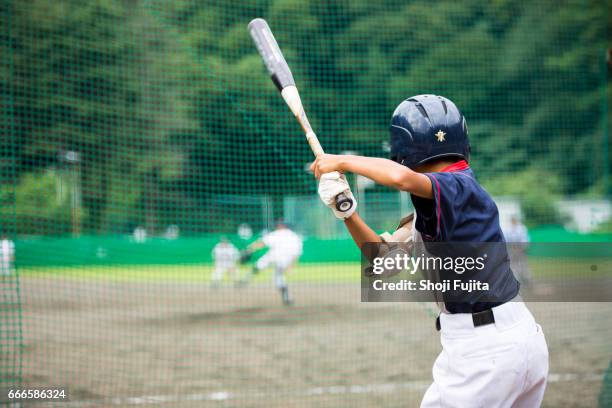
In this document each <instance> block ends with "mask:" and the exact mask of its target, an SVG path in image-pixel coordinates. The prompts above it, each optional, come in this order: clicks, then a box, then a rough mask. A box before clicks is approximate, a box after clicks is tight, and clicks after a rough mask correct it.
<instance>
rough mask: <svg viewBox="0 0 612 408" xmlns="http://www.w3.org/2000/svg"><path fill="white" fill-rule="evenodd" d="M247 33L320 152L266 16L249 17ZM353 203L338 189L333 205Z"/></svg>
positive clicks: (341, 207) (344, 206) (314, 148)
mask: <svg viewBox="0 0 612 408" xmlns="http://www.w3.org/2000/svg"><path fill="white" fill-rule="evenodd" d="M248 29H249V33H250V34H251V37H252V38H253V41H254V42H255V46H256V47H257V51H259V54H260V55H261V58H262V59H263V62H264V65H265V66H266V68H267V70H268V72H269V73H270V77H271V78H272V82H273V83H274V85H275V86H276V88H277V89H278V90H279V91H280V93H281V96H282V97H283V99H284V100H285V103H287V105H288V106H289V109H291V112H292V113H293V115H294V116H295V118H296V119H297V121H298V123H299V124H300V126H302V129H303V130H304V133H305V134H306V140H307V141H308V144H309V145H310V149H311V150H312V152H313V153H314V155H315V157H318V156H320V155H322V154H323V147H321V143H320V142H319V139H318V138H317V135H316V134H315V132H314V131H313V130H312V126H311V125H310V122H309V121H308V117H307V116H306V112H305V111H304V106H303V105H302V100H301V99H300V94H299V92H298V89H297V87H296V86H295V80H294V79H293V74H292V73H291V70H290V69H289V65H288V64H287V61H285V57H284V56H283V53H282V52H281V50H280V48H279V46H278V43H277V42H276V39H275V38H274V34H272V30H270V27H269V26H268V23H267V22H266V20H264V19H262V18H256V19H253V20H251V22H250V23H249V25H248ZM352 207H353V200H351V199H350V198H348V197H347V196H346V195H345V194H344V193H340V194H338V195H337V196H336V209H337V210H338V211H341V212H346V211H348V210H350V209H351V208H352Z"/></svg>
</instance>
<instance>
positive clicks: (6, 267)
mask: <svg viewBox="0 0 612 408" xmlns="http://www.w3.org/2000/svg"><path fill="white" fill-rule="evenodd" d="M14 262H15V244H14V243H13V241H11V239H10V238H9V237H8V236H7V235H6V234H2V240H1V241H0V275H3V276H6V275H11V274H12V273H13V263H14Z"/></svg>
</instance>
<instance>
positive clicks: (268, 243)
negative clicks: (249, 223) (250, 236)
mask: <svg viewBox="0 0 612 408" xmlns="http://www.w3.org/2000/svg"><path fill="white" fill-rule="evenodd" d="M264 247H267V248H268V251H267V252H266V253H265V254H264V255H263V256H262V257H261V258H259V259H258V260H257V262H256V263H255V266H253V269H252V270H251V272H250V273H248V274H247V275H246V276H245V277H244V278H243V280H242V283H243V284H246V283H248V281H249V280H250V279H251V278H252V277H253V275H256V274H257V273H259V271H261V270H262V269H267V268H270V267H273V268H274V285H275V286H276V288H277V289H278V290H279V292H280V295H281V298H282V300H283V304H285V305H290V304H292V303H293V302H292V300H291V298H290V297H289V287H288V286H287V281H286V279H285V274H286V273H287V272H289V271H290V270H291V268H292V267H293V265H294V264H295V263H296V262H297V260H298V259H299V258H300V256H301V255H302V238H300V236H299V235H298V234H296V233H295V232H293V231H291V229H289V227H288V226H287V224H286V223H285V222H284V221H282V220H280V221H277V223H276V229H275V230H274V231H272V232H270V233H268V234H265V235H264V236H263V237H262V238H261V239H260V240H257V241H255V242H253V243H252V244H251V245H249V246H248V247H247V248H246V249H245V250H244V251H243V253H242V255H241V262H246V261H248V260H249V259H250V257H251V255H252V254H253V253H254V252H255V251H258V250H260V249H262V248H264Z"/></svg>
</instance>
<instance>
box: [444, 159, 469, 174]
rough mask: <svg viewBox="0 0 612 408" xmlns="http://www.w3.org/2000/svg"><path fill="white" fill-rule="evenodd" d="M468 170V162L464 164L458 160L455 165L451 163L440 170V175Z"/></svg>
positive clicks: (463, 161)
mask: <svg viewBox="0 0 612 408" xmlns="http://www.w3.org/2000/svg"><path fill="white" fill-rule="evenodd" d="M469 168H470V165H469V164H468V162H466V161H465V160H460V161H458V162H457V163H453V164H451V165H449V166H446V167H445V168H443V169H442V170H440V173H452V172H454V171H462V170H467V169H469Z"/></svg>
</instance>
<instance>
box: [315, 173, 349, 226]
mask: <svg viewBox="0 0 612 408" xmlns="http://www.w3.org/2000/svg"><path fill="white" fill-rule="evenodd" d="M315 163H316V162H315ZM340 193H344V195H346V197H347V198H350V199H351V200H353V206H352V207H351V209H350V210H348V211H346V212H342V211H338V210H337V209H336V196H338V194H340ZM319 197H320V198H321V201H323V204H325V205H326V206H328V207H329V208H331V210H332V212H333V213H334V215H335V216H336V218H339V219H341V220H342V219H346V218H348V217H350V216H351V215H353V213H354V212H355V209H356V208H357V200H355V197H354V196H353V193H352V192H351V187H350V186H349V184H348V182H347V181H346V177H345V176H344V174H341V173H338V172H337V171H332V172H331V173H325V174H322V175H321V176H320V178H319Z"/></svg>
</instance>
